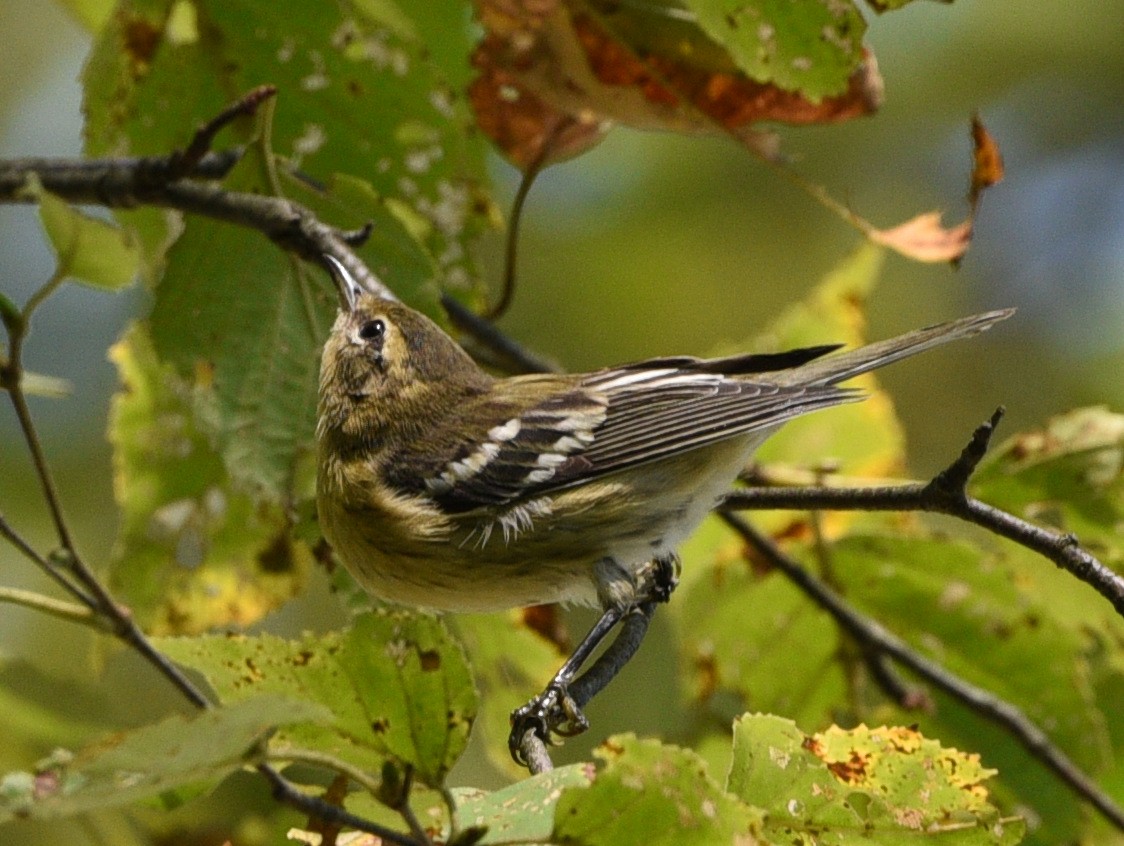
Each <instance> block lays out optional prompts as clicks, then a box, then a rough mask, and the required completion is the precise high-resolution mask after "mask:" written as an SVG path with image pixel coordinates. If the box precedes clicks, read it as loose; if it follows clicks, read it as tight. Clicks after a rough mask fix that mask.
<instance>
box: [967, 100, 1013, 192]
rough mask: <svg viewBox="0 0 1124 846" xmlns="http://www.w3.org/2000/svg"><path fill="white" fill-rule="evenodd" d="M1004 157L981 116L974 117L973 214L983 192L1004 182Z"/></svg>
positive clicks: (971, 188)
mask: <svg viewBox="0 0 1124 846" xmlns="http://www.w3.org/2000/svg"><path fill="white" fill-rule="evenodd" d="M1003 174H1004V168H1003V156H1002V154H1001V153H1000V152H999V145H998V144H997V143H995V139H994V138H992V137H991V133H990V132H988V131H987V127H985V126H984V125H983V121H981V120H980V116H979V115H978V114H977V115H972V182H971V186H970V187H969V189H968V202H969V204H970V205H971V208H972V212H973V214H974V213H975V211H976V206H978V205H979V202H980V198H981V197H982V196H983V192H984V191H986V190H987V189H988V188H990V187H991V186H992V185H995V184H997V183H999V182H1002V181H1003Z"/></svg>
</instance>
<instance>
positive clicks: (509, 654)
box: [451, 612, 565, 776]
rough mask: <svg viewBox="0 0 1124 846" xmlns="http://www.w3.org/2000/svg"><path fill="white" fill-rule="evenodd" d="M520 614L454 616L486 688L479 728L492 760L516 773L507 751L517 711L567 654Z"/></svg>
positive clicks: (481, 684)
mask: <svg viewBox="0 0 1124 846" xmlns="http://www.w3.org/2000/svg"><path fill="white" fill-rule="evenodd" d="M517 617H518V612H515V613H514V614H510V615H509V614H460V615H457V616H456V617H454V618H453V619H452V620H451V623H452V626H453V628H454V631H455V632H456V633H457V635H458V637H459V639H460V641H461V642H462V643H463V644H464V647H465V651H466V652H467V653H468V656H469V663H470V664H471V665H472V671H473V676H474V678H475V680H476V687H477V689H478V690H479V691H480V714H479V716H478V717H477V719H476V725H475V731H476V732H477V733H478V735H479V736H480V739H481V741H482V744H483V746H484V748H485V750H486V752H487V754H488V757H489V759H490V760H491V762H492V764H493V765H495V766H496V767H499V768H500V769H503V770H506V771H507V772H509V773H510V774H512V775H513V776H522V775H524V774H525V771H524V770H523V769H522V768H521V767H517V766H516V764H515V762H514V761H513V760H512V759H511V755H510V754H509V753H508V751H507V735H508V732H509V731H510V730H511V711H512V709H514V708H515V707H517V706H519V705H521V704H523V702H525V701H526V700H527V699H529V698H530V697H531V696H533V695H535V694H536V693H538V692H539V691H540V690H542V689H543V688H544V687H545V686H546V684H547V682H549V681H550V679H551V676H553V674H554V671H555V670H557V669H558V667H559V666H561V664H562V661H563V660H564V658H565V656H563V655H561V654H560V653H559V651H558V648H557V647H555V646H554V645H553V644H551V643H550V642H549V641H547V640H546V638H544V637H542V636H541V635H539V634H537V633H536V632H534V631H532V630H531V629H529V628H528V627H527V626H525V625H523V624H522V623H521V622H520V621H519V620H518V619H517Z"/></svg>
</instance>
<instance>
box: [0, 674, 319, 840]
mask: <svg viewBox="0 0 1124 846" xmlns="http://www.w3.org/2000/svg"><path fill="white" fill-rule="evenodd" d="M327 716H328V715H327V713H326V712H325V710H324V709H323V708H321V707H320V706H317V705H313V704H311V703H307V702H293V701H291V700H286V699H279V698H276V697H260V696H259V697H255V698H253V699H249V700H247V701H244V702H241V703H239V704H237V705H233V706H231V707H225V708H216V709H213V710H210V711H205V712H203V713H200V714H198V715H195V716H193V717H190V718H188V717H181V716H175V717H169V718H168V719H165V720H162V721H161V722H159V723H155V724H153V725H149V726H145V727H143V728H140V729H136V730H133V731H129V732H124V733H119V734H116V735H112V736H110V737H108V738H106V739H104V740H102V741H101V742H100V743H97V744H95V745H93V746H90V747H88V748H86V749H84V750H83V751H81V752H79V753H78V755H77V756H76V757H74V758H73V759H71V757H70V756H69V755H63V754H59V755H55V756H53V759H52V760H51V761H49V762H47V763H46V764H45V765H43V766H40V767H39V768H37V771H36V772H34V773H8V774H7V775H5V776H4V777H3V778H2V779H0V822H4V821H8V820H11V819H15V818H25V817H32V818H36V819H56V818H58V817H66V816H72V815H74V814H81V813H86V812H88V811H97V810H101V809H103V808H107V807H115V806H121V805H129V804H132V803H134V802H137V801H139V800H141V799H146V798H149V797H152V796H157V795H159V794H161V793H163V792H165V791H168V790H173V789H176V788H181V787H184V786H186V785H191V784H194V783H196V782H200V781H209V782H214V781H217V780H218V779H220V778H222V777H224V776H226V775H228V774H229V773H231V772H234V771H235V770H237V769H240V768H241V767H243V766H245V765H247V764H251V763H254V762H256V761H258V760H260V759H261V757H262V751H263V749H264V746H263V742H264V741H265V740H266V739H267V738H268V737H269V735H270V734H271V733H272V731H273V730H274V728H275V727H277V726H279V725H284V724H287V723H294V722H308V721H312V720H319V719H324V718H326V717H327Z"/></svg>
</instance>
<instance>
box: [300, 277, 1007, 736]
mask: <svg viewBox="0 0 1124 846" xmlns="http://www.w3.org/2000/svg"><path fill="white" fill-rule="evenodd" d="M327 263H328V266H329V268H330V269H331V271H332V273H333V276H334V278H335V280H336V282H337V285H338V286H339V289H340V293H341V310H340V313H339V315H338V317H337V319H336V321H335V324H334V325H333V327H332V330H331V334H330V336H329V338H328V339H327V342H326V343H325V345H324V350H323V355H322V359H321V369H320V389H319V423H318V430H317V441H318V450H319V464H318V468H319V473H318V490H317V505H318V510H319V516H320V523H321V528H322V531H323V533H324V535H325V537H326V538H327V539H328V541H329V542H330V543H331V545H332V546H333V548H334V549H335V552H336V554H337V555H338V557H339V559H340V560H341V561H342V562H343V564H344V565H345V566H346V567H347V569H348V570H349V571H350V572H351V573H352V575H353V576H354V577H355V578H356V580H357V581H358V582H359V584H360V585H362V586H363V587H364V588H365V589H366V590H368V591H369V592H370V593H372V594H374V595H375V596H377V597H379V598H381V599H384V600H387V601H389V602H392V603H400V604H404V605H410V606H415V607H420V608H428V609H435V610H439V611H493V610H498V609H505V608H512V607H519V606H529V605H537V604H543V603H551V602H565V603H579V604H590V605H596V606H599V607H600V608H601V609H602V610H603V612H605V614H606V615H607V616H606V617H604V618H603V622H605V623H606V625H607V626H609V627H611V624H612V623H614V622H616V621H617V620H619V619H620V618H621V617H622V616H623V615H624V614H626V613H627V612H628V611H629V610H630V609H632V608H635V607H636V606H637V605H638V604H640V603H643V602H645V601H648V600H650V599H651V598H652V596H653V593H652V590H653V589H652V587H651V584H650V583H649V582H648V581H646V579H645V577H644V576H645V574H650V573H651V562H653V561H655V562H663V564H665V565H666V563H667V562H670V561H673V560H674V553H675V550H676V548H677V546H678V545H679V544H680V542H681V541H683V539H684V538H686V537H687V536H688V535H689V534H690V533H691V531H692V530H693V529H694V528H695V527H696V526H697V525H698V524H699V523H700V522H701V521H702V520H703V518H704V517H705V516H706V514H707V513H708V512H709V511H710V510H711V508H712V507H713V506H714V505H715V503H716V502H717V501H718V499H719V498H720V497H721V496H722V494H724V493H725V492H727V491H728V490H729V488H730V486H731V484H732V483H733V482H734V481H735V479H736V477H737V476H738V474H739V472H740V471H741V470H742V469H743V468H744V467H745V465H746V463H747V461H748V459H749V458H750V456H751V455H752V454H753V451H754V450H755V449H756V448H757V446H758V445H760V444H761V442H762V441H763V440H765V438H767V437H768V436H769V435H770V434H771V433H773V432H775V431H776V430H777V429H778V428H779V427H780V426H781V425H782V424H783V423H785V422H786V421H788V420H791V419H792V418H794V417H797V416H799V415H802V414H806V413H808V412H811V411H815V410H817V409H822V408H828V407H830V406H835V405H839V404H841V403H847V402H852V401H855V400H858V399H860V398H861V397H862V394H861V393H859V392H857V391H855V390H850V389H846V388H840V387H837V383H839V382H842V381H844V380H846V379H849V378H851V377H853V376H856V375H858V374H860V373H864V372H866V371H868V370H872V369H874V368H877V367H881V366H883V365H885V364H889V363H890V362H893V361H897V360H898V359H901V358H904V357H906V356H910V355H913V354H915V353H918V352H921V351H922V350H926V349H929V348H930V347H933V346H936V345H937V344H942V343H945V342H947V341H951V340H954V339H957V338H962V337H966V336H969V335H974V334H976V333H978V332H981V331H983V330H985V329H987V328H989V327H990V326H992V325H993V324H994V323H996V322H998V321H1000V320H1003V319H1005V318H1006V317H1008V316H1009V315H1010V314H1011V311H1010V310H1005V311H992V312H988V313H986V314H980V315H976V316H973V317H967V318H963V319H961V320H956V321H953V322H951V323H945V324H942V325H939V326H934V327H930V328H927V329H921V330H917V331H915V332H910V333H908V334H906V335H902V336H900V337H898V338H894V339H892V340H888V341H882V342H880V343H875V344H871V345H869V346H865V347H862V348H859V349H856V350H852V351H849V352H843V353H836V354H834V355H830V353H833V352H835V351H836V350H837V349H838V346H836V345H826V346H816V347H810V348H806V349H798V350H793V351H791V352H785V353H777V354H764V355H762V354H745V355H735V356H732V357H728V358H715V359H700V358H692V357H686V356H679V357H671V358H656V359H651V360H648V361H641V362H636V363H634V364H625V365H622V366H618V367H609V368H605V369H602V370H597V371H594V372H591V373H579V374H533V375H522V376H514V377H510V378H496V377H493V376H491V375H489V374H488V373H486V372H485V371H484V370H482V369H481V368H480V367H479V366H477V364H476V363H475V362H474V361H473V360H472V359H471V358H470V357H469V356H468V355H467V354H466V353H465V352H464V351H463V350H462V349H461V347H460V346H458V344H457V343H456V342H455V341H454V340H453V339H452V338H450V337H449V336H448V335H447V334H445V332H443V331H442V330H441V328H440V327H438V326H437V325H436V324H435V323H434V322H432V321H431V320H429V319H428V318H427V317H425V316H423V315H421V314H419V313H418V312H416V311H413V310H412V309H410V308H408V307H406V306H405V305H403V304H402V303H400V302H396V301H392V300H388V299H382V298H380V297H377V296H374V295H372V294H370V293H365V292H363V291H361V290H360V289H359V286H358V285H357V284H356V283H355V281H354V279H353V278H352V277H351V276H350V274H348V272H347V271H346V270H345V269H344V267H343V265H342V264H340V263H339V262H337V261H335V260H334V259H331V258H330V257H329V258H328V259H327ZM657 581H659V579H657ZM663 581H664V582H667V581H668V578H667V576H666V573H665V574H664V576H663ZM672 586H673V585H669V584H663V585H662V586H659V585H657V587H656V589H655V590H656V592H657V593H658V592H659V591H660V590H663V591H665V592H669V591H670V588H671V587H672ZM658 598H664V597H663V596H659V597H658ZM602 628H606V626H602ZM602 634H603V632H602ZM598 639H599V638H598ZM590 651H591V648H590V649H586V650H585V652H584V654H583V655H581V656H580V657H581V658H582V659H583V660H584V657H585V656H586V655H588V653H589V652H590ZM578 663H580V662H578ZM574 670H576V666H575V665H573V662H571V663H569V664H568V665H567V673H565V674H563V677H561V678H559V677H556V679H555V682H556V684H555V685H554V688H555V690H554V694H557V696H554V699H558V698H559V697H561V699H562V700H565V690H564V688H565V685H566V683H568V681H569V680H570V679H571V678H572V676H573V671H574ZM544 696H545V693H544ZM547 698H548V699H550V697H547ZM554 699H552V700H551V701H550V702H547V703H545V705H544V702H543V701H540V702H538V705H540V706H544V707H547V706H549V707H548V710H549V708H554V709H555V710H557V707H558V706H559V702H556V701H554ZM561 707H562V709H563V711H565V713H564V714H561V715H558V714H556V715H554V716H544V715H543V714H540V713H538V711H535V709H534V708H532V709H531V710H532V711H535V713H536V715H537V716H535V720H537V721H538V722H537V724H536V725H537V728H536V730H537V731H538V732H539V733H540V734H549V732H550V730H552V729H556V728H557V724H558V723H560V722H562V721H564V720H565V719H569V720H574V719H575V718H577V721H578V722H579V723H580V722H581V719H580V716H577V717H576V714H575V712H576V711H577V709H576V707H573V703H565V702H564V701H563V702H562V703H561ZM539 710H541V709H539ZM552 721H553V722H552ZM544 739H546V738H545V737H544ZM514 742H515V739H514V736H513V743H514Z"/></svg>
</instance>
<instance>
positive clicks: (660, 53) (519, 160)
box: [470, 0, 882, 170]
mask: <svg viewBox="0 0 1124 846" xmlns="http://www.w3.org/2000/svg"><path fill="white" fill-rule="evenodd" d="M476 8H477V14H478V17H479V18H480V20H481V22H482V23H483V24H484V26H485V28H486V29H487V31H488V34H487V35H486V37H485V38H484V39H483V40H482V41H481V42H480V44H479V45H478V46H477V48H476V51H475V53H474V56H473V64H474V65H475V66H476V68H477V69H478V70H479V72H480V75H479V77H478V78H477V79H476V80H475V81H474V82H473V84H472V86H471V89H470V98H471V102H472V106H473V109H474V110H475V113H476V115H477V119H478V121H479V123H480V126H481V128H482V129H483V131H484V132H485V133H486V134H487V135H488V136H489V137H490V138H492V140H493V141H494V142H495V143H496V145H497V146H498V147H499V149H500V150H501V151H502V152H503V153H504V154H505V155H506V156H507V157H508V158H509V159H510V160H511V161H512V162H514V163H515V164H516V165H517V166H519V167H521V168H523V169H524V170H526V169H527V167H528V166H529V165H530V163H532V162H536V161H538V162H540V163H542V162H544V161H545V162H550V161H556V160H558V159H562V158H568V157H571V156H574V155H577V154H578V153H581V152H584V151H585V150H586V149H589V148H590V147H592V146H594V145H595V144H596V143H597V142H599V141H600V140H601V138H602V137H603V135H604V133H605V132H606V131H607V130H608V128H609V126H610V125H611V122H619V123H623V124H626V125H629V126H634V127H637V128H643V129H663V130H670V131H677V132H692V133H698V132H702V133H727V134H732V135H734V136H735V137H737V138H738V139H739V140H741V141H742V142H743V143H745V144H747V145H751V146H753V147H754V148H755V149H757V150H758V151H764V152H765V154H766V155H769V154H770V151H769V150H768V148H766V147H765V146H763V144H762V141H761V138H760V137H759V136H760V133H758V132H757V131H756V130H755V129H754V125H755V124H758V123H760V122H762V121H770V122H779V123H789V124H813V123H832V122H838V121H843V120H848V119H850V118H852V117H856V116H859V115H864V114H869V113H870V112H872V111H874V110H875V109H876V108H877V107H878V106H879V104H880V103H881V99H882V79H881V77H880V75H879V73H878V68H877V64H876V63H875V61H874V57H873V55H871V54H870V53H869V52H866V51H864V57H863V60H862V62H861V63H860V65H859V66H858V68H857V69H856V70H855V71H854V72H853V74H852V75H851V77H850V80H849V84H848V87H847V89H846V91H844V92H843V93H842V94H840V95H837V96H833V97H824V98H822V99H820V100H819V101H814V100H812V99H809V98H807V97H805V96H803V95H801V94H800V93H799V92H796V91H787V90H784V89H781V88H779V87H777V86H775V85H772V84H769V83H762V82H757V81H755V80H753V79H750V78H749V77H748V76H746V75H745V74H744V73H743V72H742V71H740V70H739V69H738V68H737V66H736V65H735V63H734V61H733V59H732V58H731V57H730V55H729V54H728V53H727V52H726V50H725V48H723V47H722V46H721V45H719V44H717V43H715V42H713V41H711V40H710V39H709V38H708V37H707V36H706V35H705V33H703V32H702V30H701V29H700V28H699V27H698V25H697V24H696V23H694V22H692V21H687V20H682V19H677V18H668V19H667V20H666V21H665V22H663V23H661V25H660V27H658V28H657V29H656V30H655V32H656V36H655V37H653V34H652V33H653V31H652V29H651V28H650V27H649V28H647V29H644V28H642V27H639V26H636V25H635V24H636V21H635V20H634V16H635V15H637V14H640V13H639V12H637V11H636V10H634V9H632V8H631V7H629V6H625V5H619V4H613V5H609V4H604V3H594V2H590V1H589V0H476Z"/></svg>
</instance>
